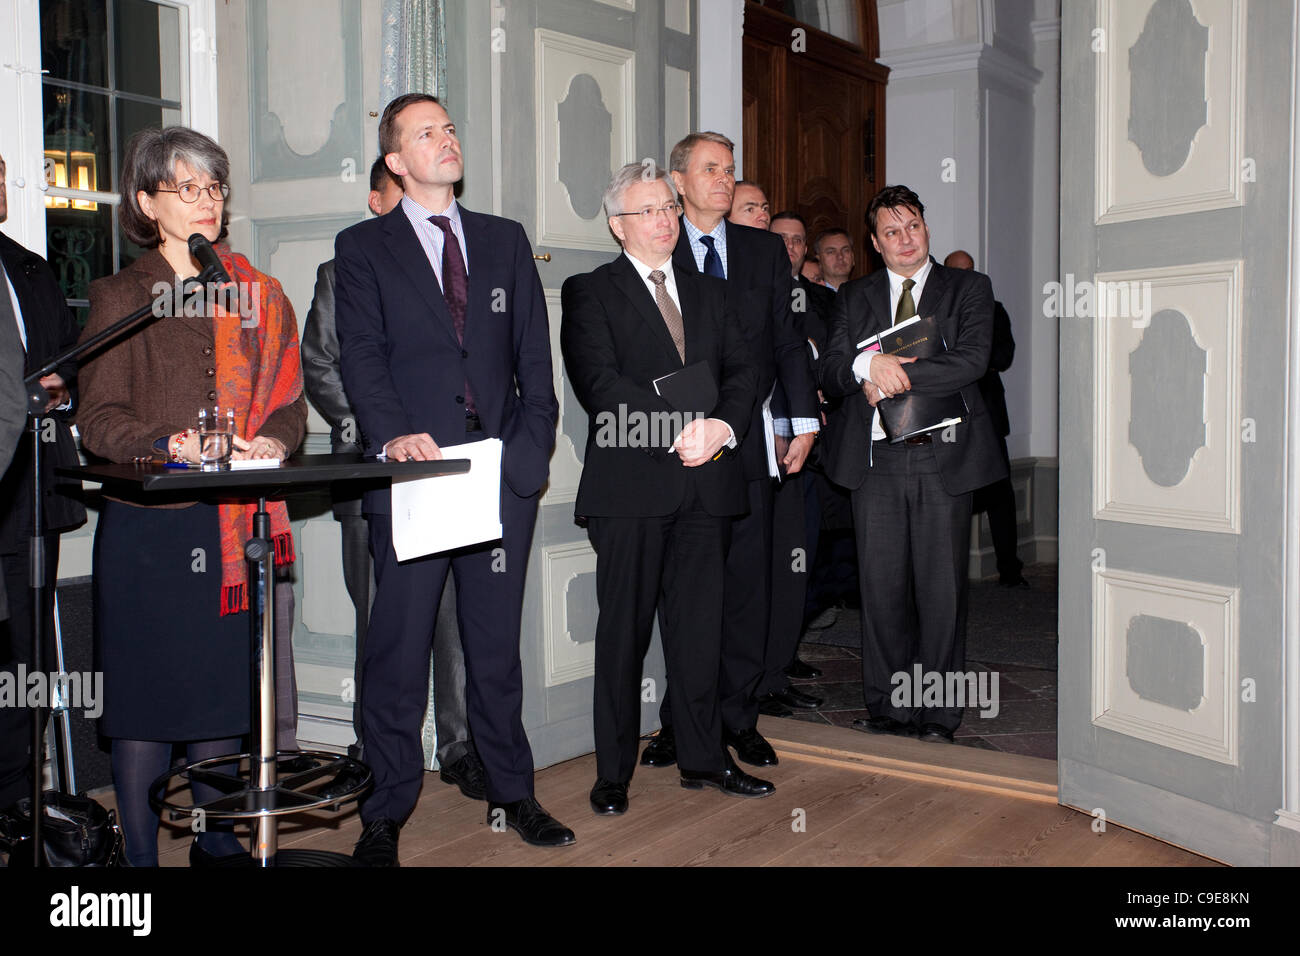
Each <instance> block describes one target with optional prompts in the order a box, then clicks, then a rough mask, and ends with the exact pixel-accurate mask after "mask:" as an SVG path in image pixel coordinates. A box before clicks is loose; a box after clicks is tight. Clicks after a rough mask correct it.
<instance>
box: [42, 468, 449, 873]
mask: <svg viewBox="0 0 1300 956" xmlns="http://www.w3.org/2000/svg"><path fill="white" fill-rule="evenodd" d="M469 467H470V463H469V460H468V459H464V458H453V459H444V460H442V461H408V462H381V461H377V460H375V459H363V458H362V457H361V456H360V455H356V454H351V455H301V456H298V457H296V458H290V459H289V460H288V461H285V462H283V463H282V464H281V465H280V467H278V468H264V469H262V468H259V469H249V470H226V471H201V470H199V469H198V468H197V467H190V468H184V469H180V468H169V467H167V466H164V465H158V464H129V465H122V464H118V465H90V466H87V467H82V468H59V469H57V470H58V473H59V474H61V475H66V476H68V477H71V478H81V479H83V480H85V481H97V482H101V483H103V484H104V485H106V486H108V487H109V488H110V490H112V491H116V492H117V493H130V494H131V495H132V497H133V498H135V499H137V500H139V499H148V498H150V497H155V496H156V497H157V498H158V500H159V501H164V500H168V499H170V500H173V501H175V500H190V501H192V500H195V499H199V498H204V497H219V498H221V499H223V500H225V501H229V500H231V499H232V498H233V499H239V500H244V501H249V502H253V501H256V502H257V511H256V513H255V514H254V515H253V534H252V537H251V538H249V539H248V543H247V544H246V545H245V546H244V557H245V559H246V560H247V561H248V583H249V588H248V610H249V615H248V617H249V636H250V640H251V651H252V653H251V658H252V689H251V690H252V692H251V694H250V699H251V701H252V722H251V725H250V733H251V744H250V752H249V753H246V754H230V755H228V756H224V757H213V758H211V759H209V760H202V761H199V762H198V763H193V764H188V765H186V766H183V767H178V768H175V769H173V770H170V771H168V772H167V773H165V774H163V775H162V776H161V777H159V778H158V779H157V780H155V781H154V782H153V784H152V786H151V787H150V788H149V800H150V803H152V804H153V806H154V809H156V810H158V811H159V812H160V813H161V812H162V811H163V810H167V811H169V812H170V813H171V815H172V818H173V819H178V818H181V817H192V816H194V815H196V814H202V815H204V816H205V817H206V818H211V819H214V820H223V819H224V820H248V821H250V822H251V824H252V851H251V857H252V865H253V866H262V867H269V866H277V865H279V866H294V865H298V866H329V865H335V866H337V865H348V864H349V863H350V862H351V858H350V857H345V856H342V855H341V854H331V853H322V852H316V851H294V850H286V851H283V852H278V851H277V840H276V818H277V817H280V816H286V815H288V814H292V813H302V812H305V811H307V810H316V809H320V808H323V807H332V808H334V809H337V808H338V806H339V805H340V804H342V803H345V802H347V801H349V800H352V799H355V798H356V797H358V796H359V795H360V794H361V793H362V792H364V790H365V789H366V788H367V787H368V786H369V784H370V771H369V768H367V767H365V766H364V765H362V764H360V763H359V762H358V761H356V760H353V759H352V758H350V757H344V756H339V755H336V754H330V753H325V752H323V751H302V752H301V753H299V752H295V753H292V754H289V753H277V752H276V746H275V644H274V630H273V625H274V622H275V613H274V611H273V608H272V605H271V600H272V590H273V578H272V575H273V573H274V568H273V560H274V555H273V551H272V547H271V534H270V516H269V515H268V514H267V511H266V498H267V495H268V494H275V493H277V492H278V493H281V494H283V493H285V492H287V491H291V490H301V489H302V488H304V487H308V486H312V485H320V484H329V483H333V482H337V481H348V482H357V483H358V484H374V485H386V484H388V483H389V482H390V481H391V480H392V479H393V478H397V477H401V478H414V477H428V476H431V475H451V474H463V473H464V472H467V471H469ZM290 758H306V762H308V763H311V764H312V765H313V766H311V767H309V768H307V769H303V770H299V771H298V772H295V773H291V774H289V775H287V776H285V778H284V779H280V778H279V772H278V765H277V762H278V761H279V760H288V759H290ZM244 760H247V761H248V770H247V777H244V776H243V775H242V773H241V772H240V771H239V770H235V771H233V772H226V771H223V770H219V769H217V768H220V767H224V766H226V765H229V764H234V765H236V766H240V765H242V763H243V761H244ZM345 770H360V771H361V776H362V777H363V778H364V779H362V780H361V782H360V783H358V784H357V785H356V786H355V787H353V788H352V789H351V790H349V791H347V792H346V793H342V794H336V795H331V796H328V797H322V796H320V794H319V792H312V791H313V790H315V791H319V790H320V789H321V787H322V786H323V785H325V784H328V783H330V782H331V781H333V780H334V779H335V778H337V777H338V776H339V775H340V774H342V773H343V772H344V771H345ZM173 777H182V778H184V779H186V780H197V781H199V782H201V783H205V784H208V785H209V786H211V787H213V788H215V789H216V790H218V791H219V792H220V793H221V794H222V795H221V796H220V797H218V798H216V799H215V800H210V801H208V802H207V803H205V804H201V805H197V806H191V805H188V804H183V803H180V802H178V801H176V800H169V799H168V798H167V786H168V784H169V783H170V781H171V779H172V778H173ZM38 779H39V776H38ZM241 862H242V863H243V865H247V861H246V860H241Z"/></svg>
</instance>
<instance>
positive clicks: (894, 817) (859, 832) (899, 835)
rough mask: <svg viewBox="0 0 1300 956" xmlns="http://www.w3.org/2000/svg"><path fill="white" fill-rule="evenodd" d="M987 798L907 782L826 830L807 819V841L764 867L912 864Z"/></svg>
mask: <svg viewBox="0 0 1300 956" xmlns="http://www.w3.org/2000/svg"><path fill="white" fill-rule="evenodd" d="M991 799H995V798H992V797H990V796H988V795H986V794H982V793H978V792H974V791H970V790H963V789H958V788H956V787H936V786H933V785H929V784H923V783H917V782H914V781H907V786H905V787H903V788H902V789H901V790H898V791H896V792H894V793H891V794H890V795H888V796H887V797H885V799H883V800H880V801H878V802H876V803H873V804H872V805H870V806H867V807H865V808H863V809H862V810H859V811H858V812H857V813H854V814H852V815H850V816H849V817H847V818H845V819H844V820H841V821H839V822H837V823H835V824H833V825H831V826H828V827H825V828H822V827H819V826H815V825H813V823H812V822H811V821H810V825H809V827H808V837H809V839H808V840H807V841H806V842H805V843H803V844H801V845H799V846H797V847H795V848H794V849H793V850H791V851H789V852H787V853H784V854H782V855H781V856H779V857H777V858H774V859H773V860H771V861H769V864H768V865H777V866H828V865H829V866H835V865H838V866H873V865H908V864H914V863H916V862H917V860H918V859H919V858H920V857H921V856H923V855H928V854H929V853H931V852H933V851H934V850H936V849H939V848H940V847H942V846H944V845H945V844H946V843H948V842H950V841H951V840H954V839H957V838H958V837H959V836H960V835H961V832H962V831H963V830H965V829H969V828H970V827H972V826H974V825H975V824H976V823H978V822H979V818H978V817H971V816H970V815H969V808H970V806H971V804H972V802H980V801H984V800H991ZM997 799H1001V800H1006V799H1007V798H1005V797H1002V798H997Z"/></svg>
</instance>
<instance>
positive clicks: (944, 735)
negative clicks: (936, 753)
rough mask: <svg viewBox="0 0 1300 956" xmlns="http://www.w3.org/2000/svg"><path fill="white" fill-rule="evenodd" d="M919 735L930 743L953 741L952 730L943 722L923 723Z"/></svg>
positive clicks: (948, 742)
mask: <svg viewBox="0 0 1300 956" xmlns="http://www.w3.org/2000/svg"><path fill="white" fill-rule="evenodd" d="M918 736H920V738H921V739H922V740H924V741H925V742H926V743H928V744H950V743H952V731H951V730H949V729H948V728H947V727H945V726H944V725H943V724H922V725H921V728H920V731H919V734H918Z"/></svg>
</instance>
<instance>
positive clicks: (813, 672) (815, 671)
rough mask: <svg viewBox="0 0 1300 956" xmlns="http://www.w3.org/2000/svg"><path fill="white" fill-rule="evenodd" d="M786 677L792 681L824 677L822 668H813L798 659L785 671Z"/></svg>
mask: <svg viewBox="0 0 1300 956" xmlns="http://www.w3.org/2000/svg"><path fill="white" fill-rule="evenodd" d="M785 676H786V677H789V678H790V679H791V680H816V679H817V678H819V677H821V676H822V670H821V668H820V667H813V666H812V665H811V664H809V663H808V662H807V661H805V660H801V659H800V658H798V657H796V658H795V659H794V661H793V662H792V663H791V664H790V666H789V667H787V668H786V669H785Z"/></svg>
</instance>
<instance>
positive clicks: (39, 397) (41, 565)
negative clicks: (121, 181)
mask: <svg viewBox="0 0 1300 956" xmlns="http://www.w3.org/2000/svg"><path fill="white" fill-rule="evenodd" d="M213 281H215V276H214V274H213V270H212V269H211V268H210V267H209V268H207V269H204V270H203V271H202V272H201V273H199V274H198V275H197V276H196V277H194V278H192V279H187V280H185V282H184V283H182V286H181V288H182V291H183V292H186V293H187V292H189V291H191V290H192V289H193V288H194V287H195V286H196V285H199V286H204V287H206V286H207V285H208V283H209V282H213ZM171 289H172V301H171V305H170V308H168V309H165V310H160V309H158V302H159V301H160V299H161V298H162V297H161V296H160V297H159V299H155V300H154V301H153V302H150V303H149V304H148V305H145V306H141V307H140V308H138V309H136V310H135V311H134V312H132V313H131V314H130V315H128V316H126V317H125V318H123V319H119V320H118V321H117V322H114V323H113V324H112V325H110V326H109V327H108V328H106V329H104V331H102V332H98V333H96V334H95V335H92V336H91V337H90V338H88V339H86V341H84V342H80V343H78V344H77V345H74V346H73V347H72V348H70V349H67V350H66V351H63V352H60V353H58V354H57V355H55V356H54V357H53V358H51V359H50V360H49V361H47V362H46V363H45V364H44V365H42V366H41V367H40V368H39V369H37V370H36V371H35V372H33V373H32V374H30V375H28V376H26V377H25V378H24V379H23V384H24V385H25V386H26V388H27V418H28V420H29V421H30V423H31V436H32V538H31V547H30V549H29V552H28V571H29V575H30V580H31V589H32V608H33V610H34V613H33V614H32V672H33V673H35V674H40V673H42V672H43V670H44V661H43V660H42V653H41V650H42V646H43V644H44V637H45V587H46V584H45V521H44V514H43V512H42V498H43V495H42V489H41V445H42V444H43V442H42V440H41V432H42V424H41V422H42V419H43V418H44V416H45V406H46V404H47V403H48V402H49V395H48V394H47V393H46V391H45V389H44V388H42V387H41V384H40V380H41V379H42V378H44V377H45V376H46V375H49V374H50V373H51V372H53V371H54V370H55V369H56V368H58V367H59V366H60V365H63V364H65V363H67V362H71V361H74V360H75V359H78V358H80V357H81V356H82V355H85V354H86V353H87V352H89V351H91V350H92V349H95V348H97V347H98V346H100V345H102V344H104V343H116V342H117V341H119V340H121V339H124V338H126V337H127V335H128V334H134V333H135V332H137V331H139V330H140V329H142V328H144V326H145V325H148V324H149V323H150V322H152V321H153V320H154V319H158V318H162V317H163V316H164V315H175V314H176V305H177V303H176V293H175V289H176V287H175V286H174V285H173V286H171ZM55 577H56V579H57V577H58V572H57V570H56V572H55ZM56 583H57V581H55V582H51V583H50V586H51V587H53V586H54V585H55V584H56ZM45 709H46V708H45V707H43V706H41V705H40V704H38V705H37V707H36V708H35V710H34V711H33V713H32V836H31V839H32V865H33V866H44V865H45V846H44V843H45V840H44V835H43V833H42V827H41V824H42V818H43V816H44V813H43V807H42V803H43V798H44V795H45V791H44V784H45V748H44V746H43V745H44V740H43V738H44V736H45V735H44V734H43V733H42V732H41V731H42V726H41V725H42V724H43V723H44V721H43V720H42V719H41V718H42V715H43V712H44V711H45Z"/></svg>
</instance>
